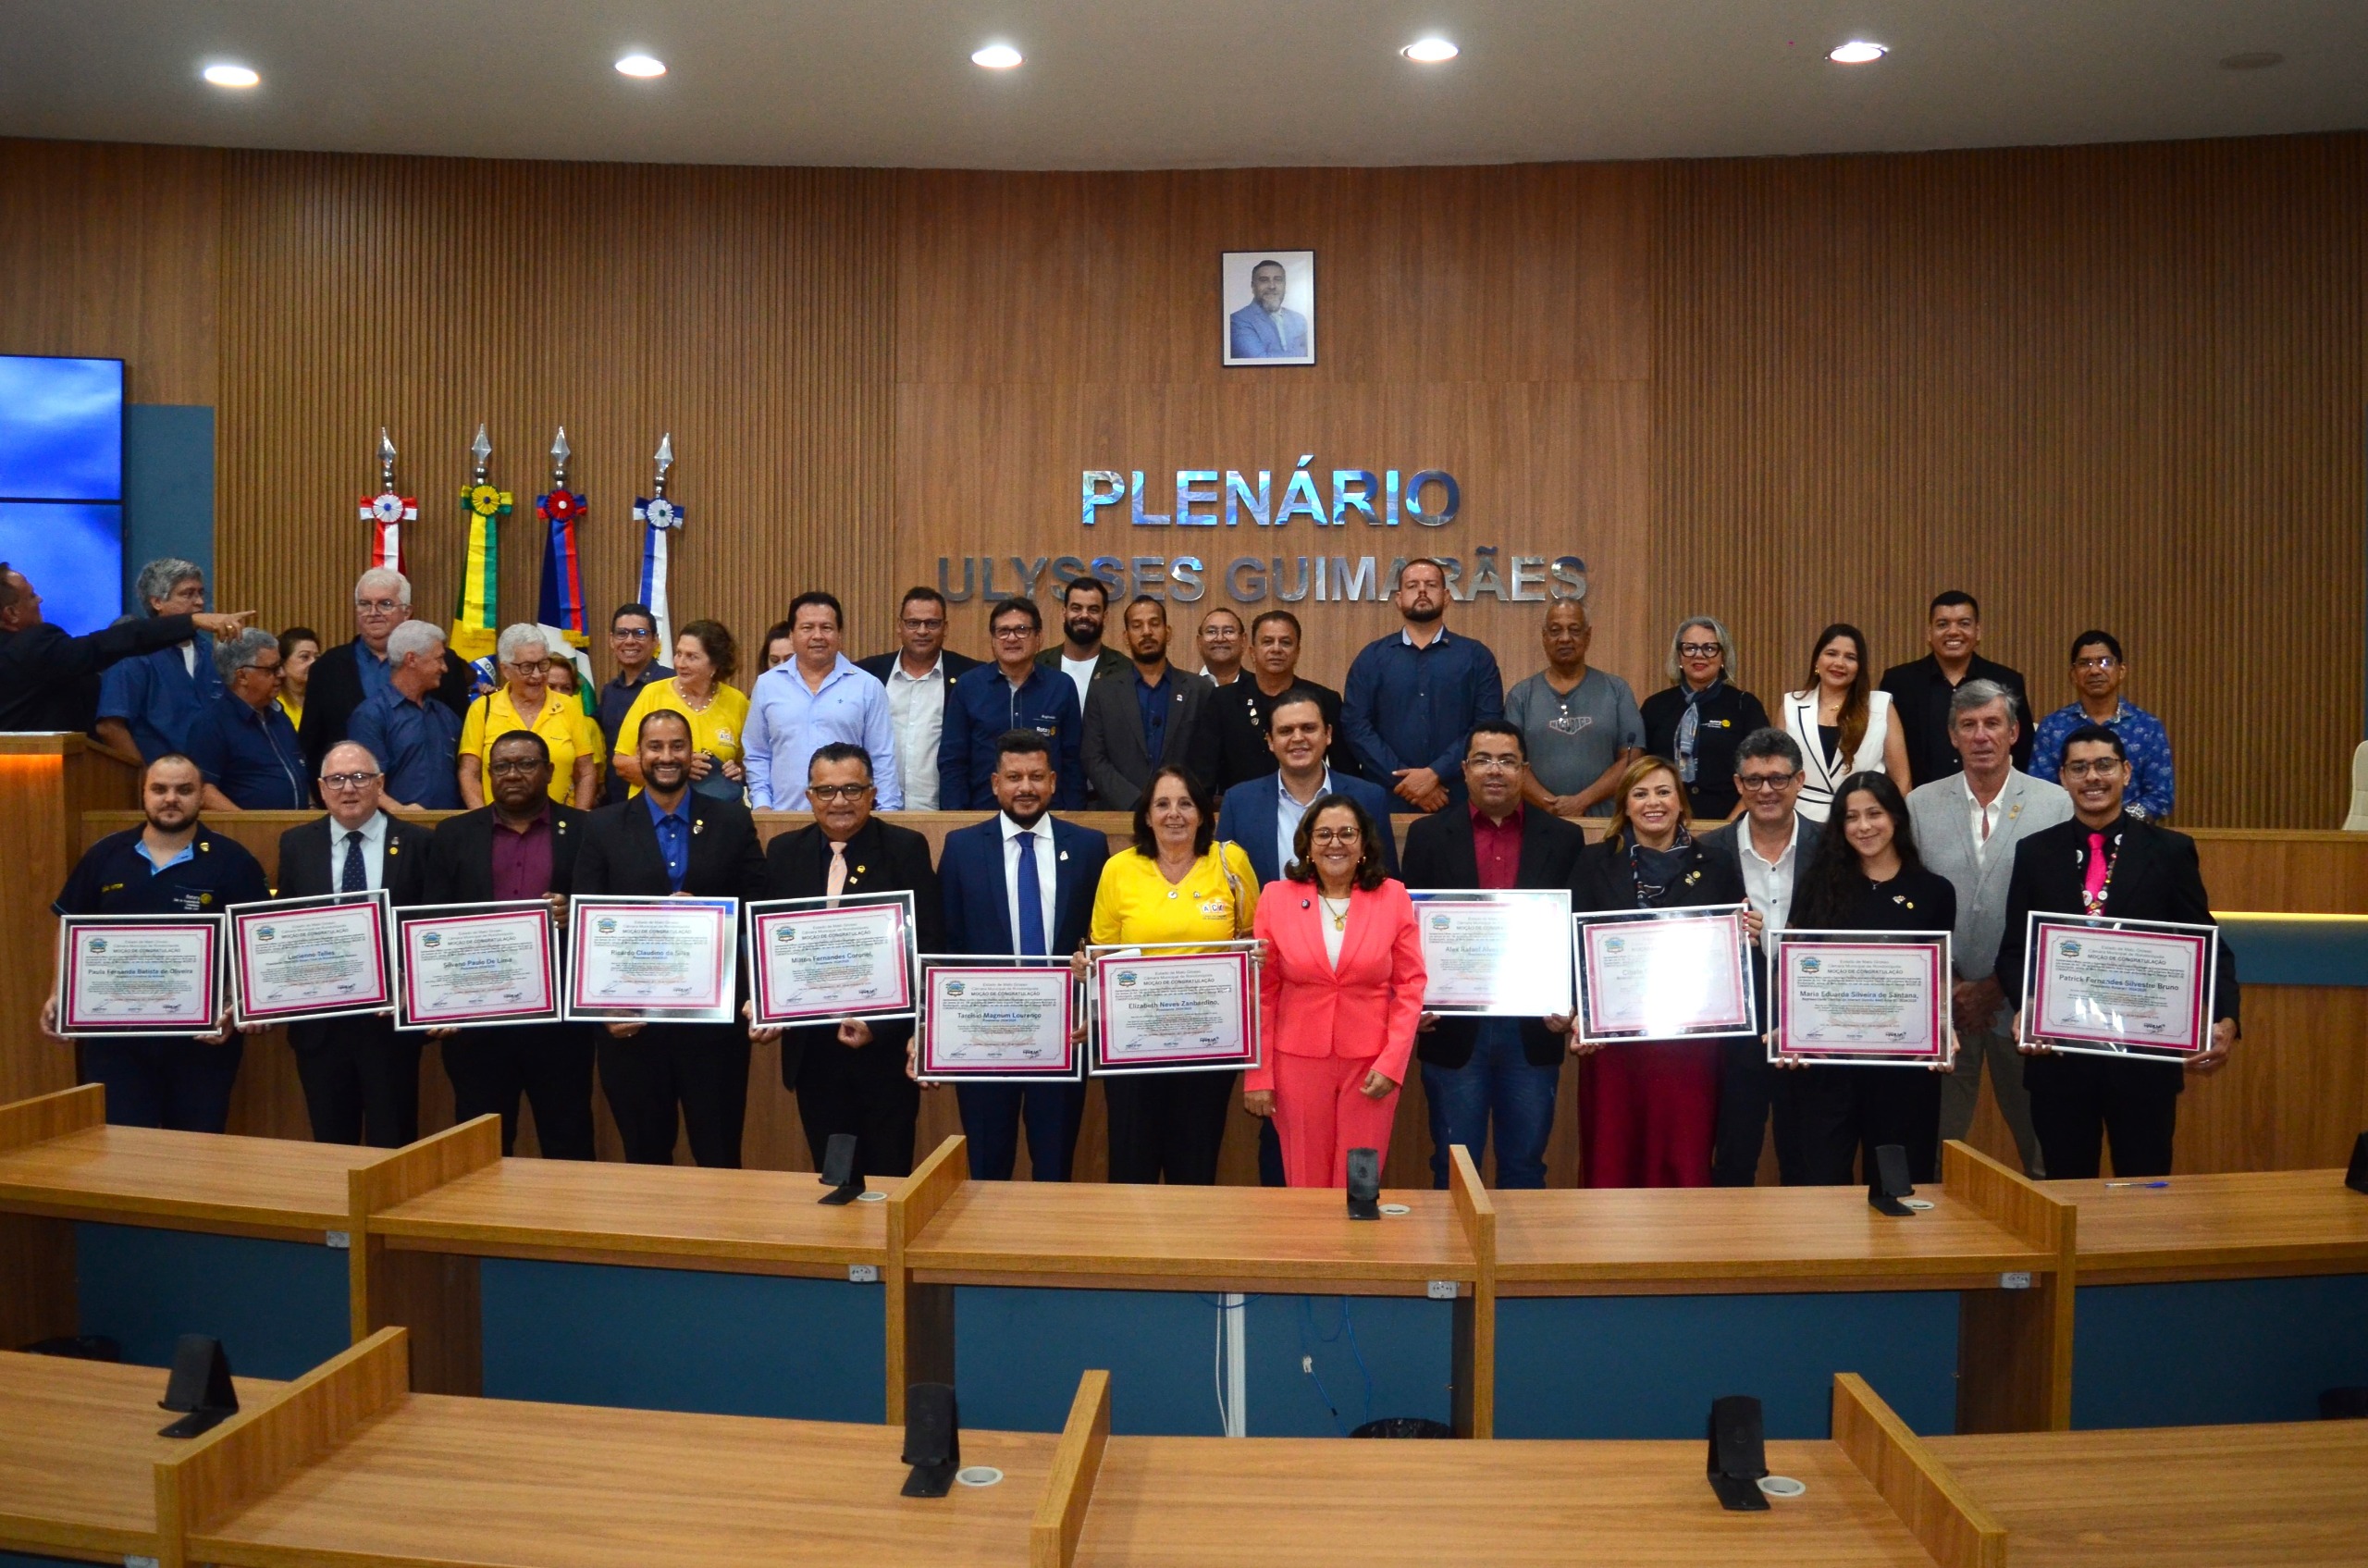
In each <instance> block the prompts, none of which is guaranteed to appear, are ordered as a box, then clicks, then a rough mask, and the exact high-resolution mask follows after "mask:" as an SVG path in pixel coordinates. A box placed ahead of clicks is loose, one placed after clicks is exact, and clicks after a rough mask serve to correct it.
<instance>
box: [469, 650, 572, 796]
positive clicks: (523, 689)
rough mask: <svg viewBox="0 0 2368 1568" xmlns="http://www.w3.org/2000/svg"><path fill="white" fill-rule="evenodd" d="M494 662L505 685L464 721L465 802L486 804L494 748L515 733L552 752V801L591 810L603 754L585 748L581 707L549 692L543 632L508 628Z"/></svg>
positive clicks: (473, 705) (478, 704)
mask: <svg viewBox="0 0 2368 1568" xmlns="http://www.w3.org/2000/svg"><path fill="white" fill-rule="evenodd" d="M494 657H495V659H496V660H498V661H499V662H500V665H501V675H502V684H501V685H500V686H499V688H498V689H496V690H493V691H489V692H487V693H486V694H485V695H484V696H483V697H481V698H477V699H476V700H475V702H472V703H470V704H469V712H468V717H467V718H465V719H463V720H462V721H461V779H460V784H461V803H462V805H463V806H465V807H467V808H468V809H471V810H473V811H474V810H475V809H477V808H478V807H480V806H482V805H484V804H485V780H486V772H485V771H486V766H487V760H488V759H489V757H490V755H491V753H492V751H493V743H494V742H495V741H497V740H499V739H500V738H501V737H502V736H503V735H509V734H510V733H511V732H512V731H513V730H528V731H531V732H533V733H534V734H536V735H540V736H542V739H543V744H544V745H545V746H547V747H549V748H550V754H551V789H550V794H551V798H552V799H553V800H556V801H558V802H560V803H561V805H572V806H574V807H576V808H577V809H581V810H587V811H588V810H590V809H591V808H592V797H593V795H594V792H595V791H596V790H597V789H598V786H599V782H600V754H599V753H598V751H597V750H586V749H585V747H584V746H583V741H584V735H585V731H584V723H583V719H584V710H583V708H582V706H581V705H579V704H578V703H577V702H576V700H575V699H574V698H568V697H561V696H559V695H558V694H557V693H555V692H553V691H552V690H551V689H550V685H549V679H550V677H549V671H548V670H547V669H546V668H545V666H546V664H547V662H548V661H549V658H550V646H549V642H548V641H547V640H546V636H545V633H544V631H543V629H542V628H541V627H540V626H536V625H533V624H530V623H526V622H524V621H522V622H520V623H518V624H516V625H514V626H505V627H503V628H502V632H501V636H500V639H499V641H498V642H496V643H495V644H494Z"/></svg>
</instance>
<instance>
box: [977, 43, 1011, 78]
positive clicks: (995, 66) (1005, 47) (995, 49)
mask: <svg viewBox="0 0 2368 1568" xmlns="http://www.w3.org/2000/svg"><path fill="white" fill-rule="evenodd" d="M1021 57H1022V56H1021V55H1020V53H1019V51H1018V50H1017V49H1015V48H1013V47H1012V46H1011V45H1010V44H1008V43H990V44H988V45H987V46H986V47H985V48H983V49H979V50H975V51H973V52H972V53H971V56H970V63H971V64H972V65H974V66H984V67H986V68H987V69H989V70H991V71H1007V70H1009V69H1011V68H1012V67H1014V66H1016V65H1018V64H1019V62H1020V59H1021Z"/></svg>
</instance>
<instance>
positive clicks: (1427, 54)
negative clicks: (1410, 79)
mask: <svg viewBox="0 0 2368 1568" xmlns="http://www.w3.org/2000/svg"><path fill="white" fill-rule="evenodd" d="M1398 52H1399V53H1400V54H1401V55H1403V56H1406V57H1407V58H1408V59H1410V60H1412V61H1413V62H1414V63H1415V64H1416V65H1418V66H1437V65H1444V64H1446V63H1447V62H1448V61H1449V60H1452V59H1454V58H1455V57H1456V56H1457V55H1459V54H1461V53H1462V51H1461V50H1459V49H1457V48H1456V46H1455V45H1454V44H1452V43H1449V42H1448V41H1447V40H1446V39H1444V38H1418V39H1416V40H1414V42H1413V43H1409V44H1408V45H1406V47H1405V48H1403V49H1400V51H1398Z"/></svg>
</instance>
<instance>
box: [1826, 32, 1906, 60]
mask: <svg viewBox="0 0 2368 1568" xmlns="http://www.w3.org/2000/svg"><path fill="white" fill-rule="evenodd" d="M1890 53H1891V50H1890V49H1888V48H1886V47H1885V46H1884V45H1882V44H1881V43H1869V42H1868V41H1867V40H1866V39H1863V38H1854V39H1852V40H1851V41H1850V42H1849V43H1844V44H1841V45H1839V46H1837V47H1835V48H1832V49H1829V50H1827V51H1826V55H1825V57H1826V58H1827V59H1829V60H1832V62H1833V63H1834V64H1835V65H1837V66H1868V65H1872V64H1874V63H1875V62H1876V61H1877V60H1880V59H1881V58H1882V57H1883V56H1885V55H1888V54H1890Z"/></svg>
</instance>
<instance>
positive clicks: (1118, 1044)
mask: <svg viewBox="0 0 2368 1568" xmlns="http://www.w3.org/2000/svg"><path fill="white" fill-rule="evenodd" d="M1256 946H1257V945H1256V944H1255V943H1246V942H1245V943H1192V944H1174V945H1166V946H1163V945H1158V944H1152V945H1145V946H1141V947H1122V948H1089V949H1088V950H1087V953H1086V957H1087V958H1088V960H1089V963H1090V969H1089V980H1088V986H1089V989H1090V991H1091V993H1092V1001H1093V1025H1094V1027H1093V1031H1092V1033H1093V1042H1094V1053H1093V1072H1094V1074H1095V1075H1096V1076H1097V1077H1103V1076H1110V1075H1115V1074H1118V1073H1129V1072H1231V1071H1233V1070H1234V1069H1235V1068H1246V1067H1256V1066H1257V1065H1258V1062H1259V1054H1258V1047H1259V1040H1258V983H1257V969H1256V966H1255V963H1254V960H1253V957H1252V956H1253V954H1254V952H1255V949H1256Z"/></svg>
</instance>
